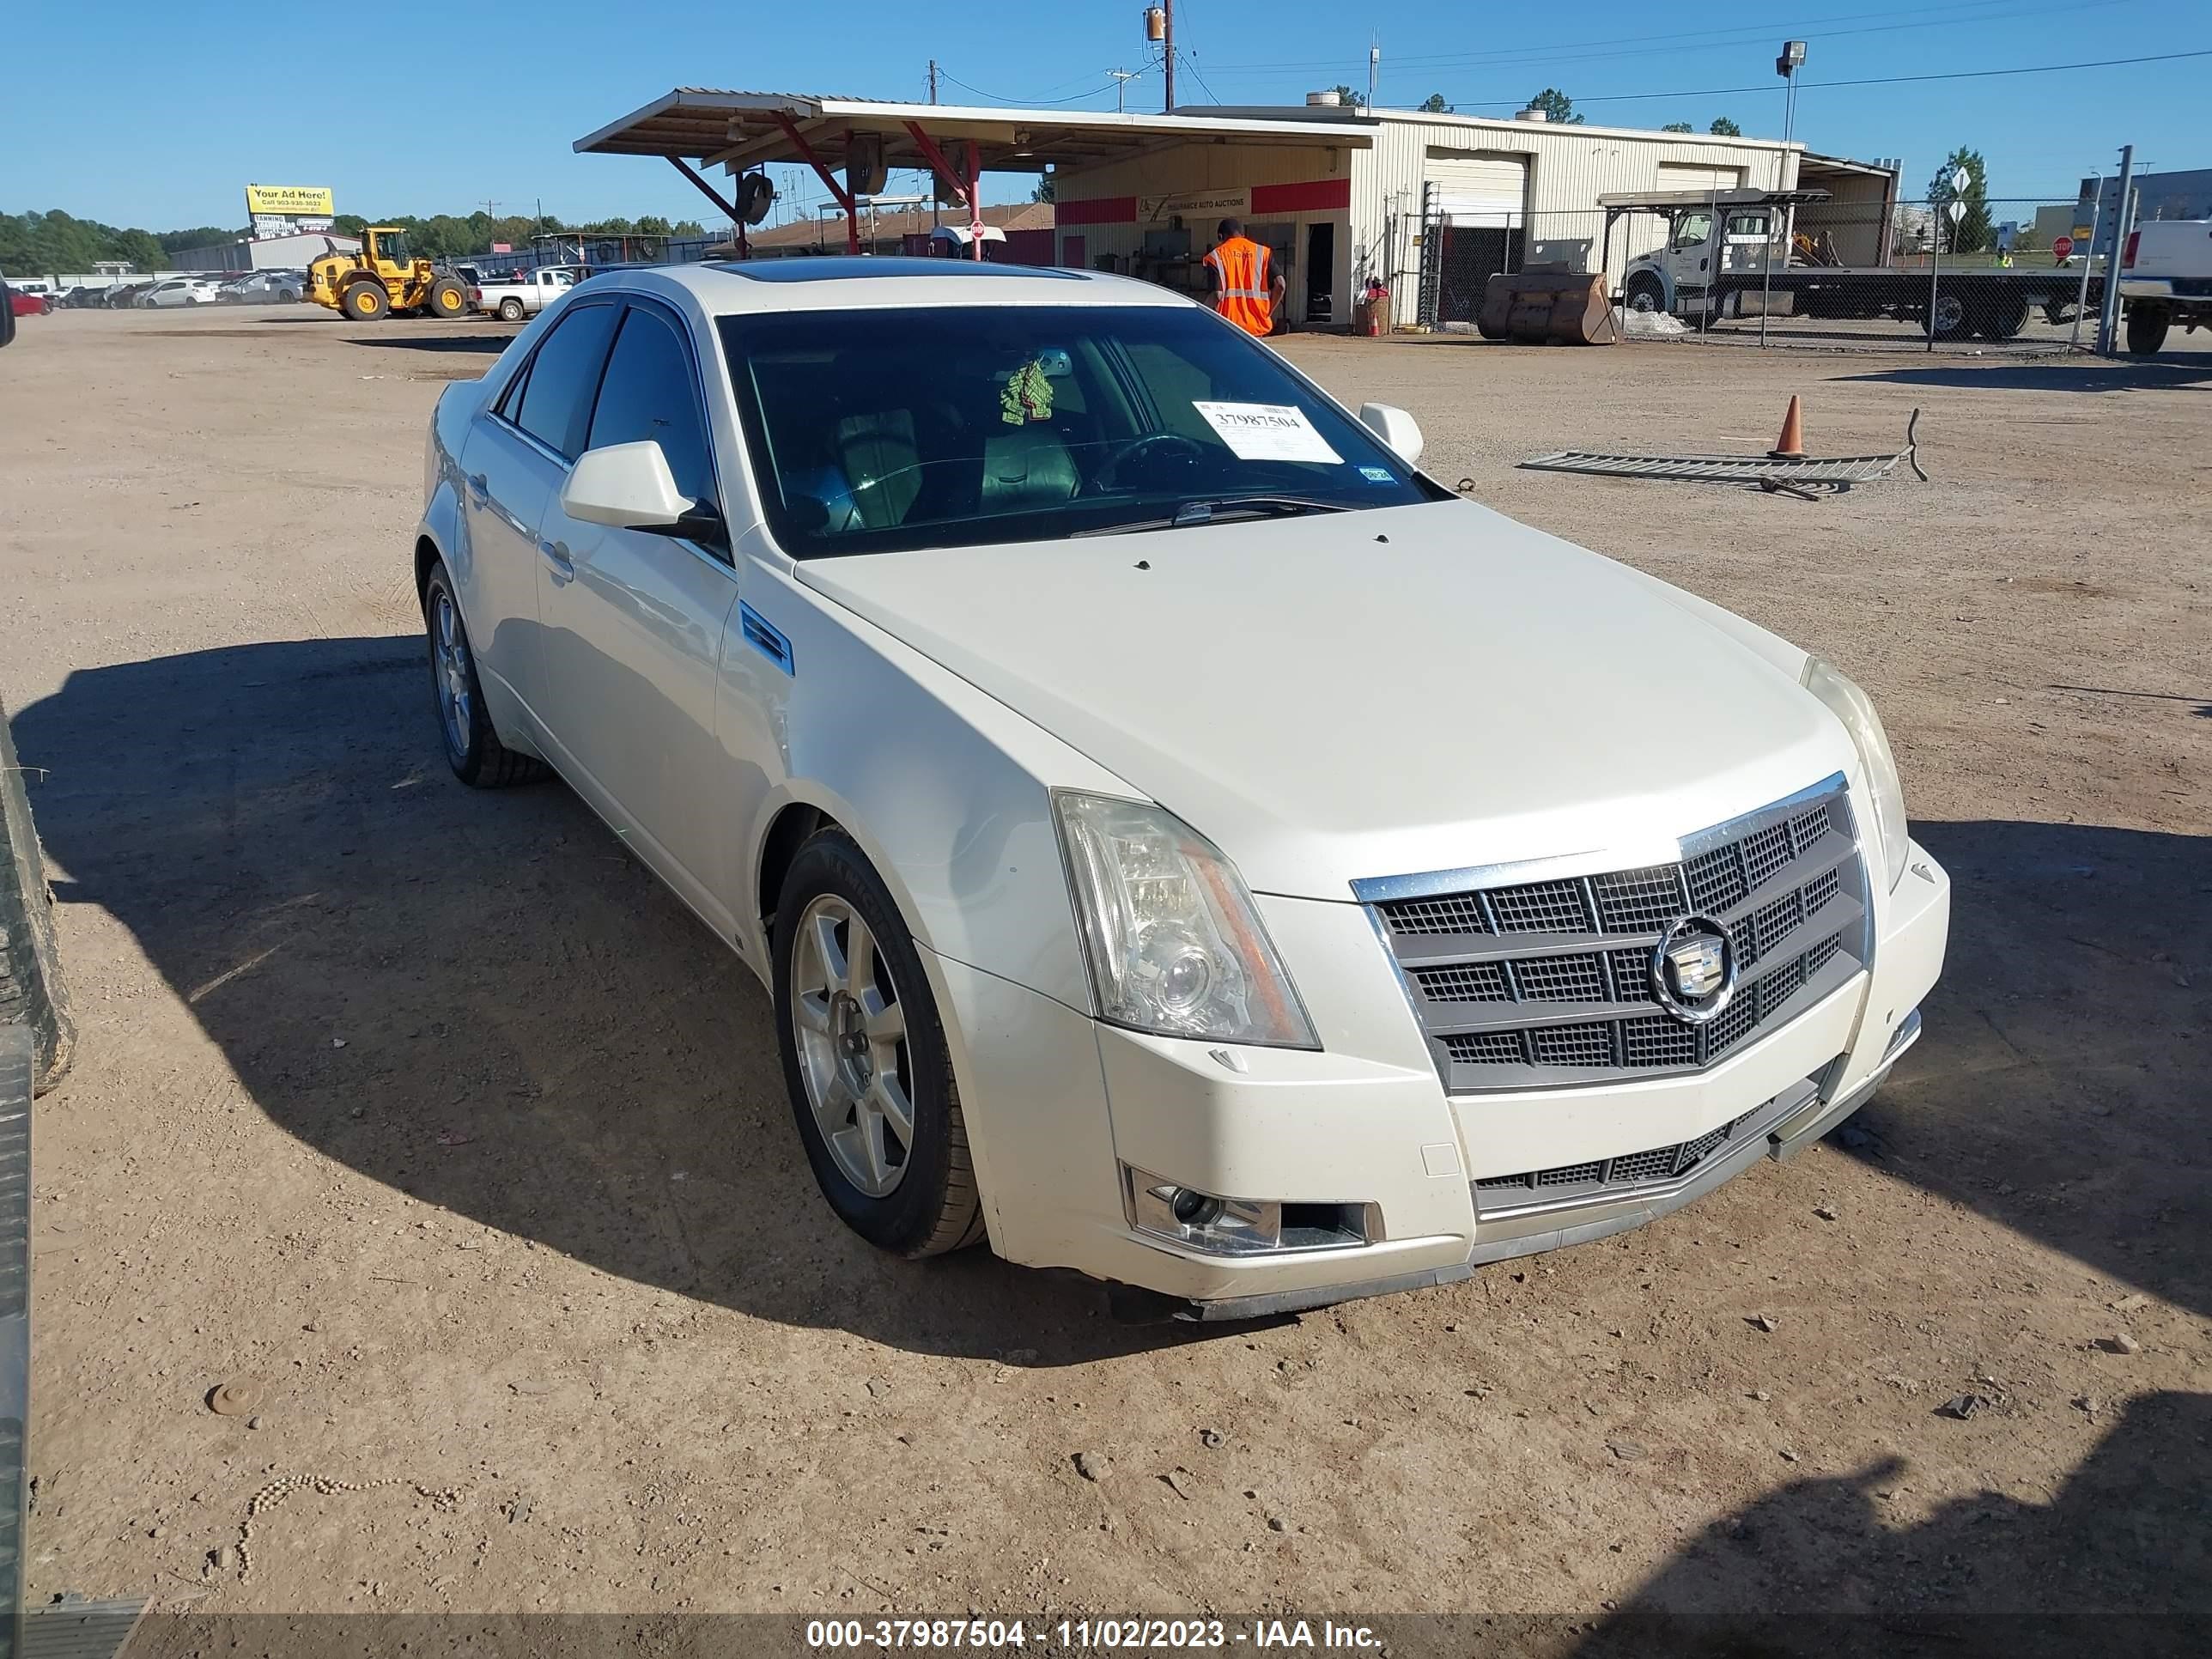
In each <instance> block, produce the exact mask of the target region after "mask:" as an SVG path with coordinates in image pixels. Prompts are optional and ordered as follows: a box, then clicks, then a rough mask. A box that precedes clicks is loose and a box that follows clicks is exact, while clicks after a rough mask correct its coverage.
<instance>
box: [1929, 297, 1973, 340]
mask: <svg viewBox="0 0 2212 1659" xmlns="http://www.w3.org/2000/svg"><path fill="white" fill-rule="evenodd" d="M1923 324H1924V325H1925V326H1926V328H1927V330H1928V332H1929V335H1930V336H1932V337H1934V338H1936V339H1938V340H1958V339H1963V338H1965V337H1966V301H1964V300H1961V299H1960V297H1959V296H1958V295H1955V294H1940V295H1936V303H1935V304H1934V305H1933V306H1931V307H1929V309H1928V311H1927V313H1925V315H1924V317H1923Z"/></svg>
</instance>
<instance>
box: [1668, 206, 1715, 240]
mask: <svg viewBox="0 0 2212 1659" xmlns="http://www.w3.org/2000/svg"><path fill="white" fill-rule="evenodd" d="M1711 234H1713V216H1712V215H1711V214H1710V213H1686V214H1684V215H1683V216H1682V224H1681V228H1680V229H1679V230H1677V231H1676V232H1675V233H1674V246H1676V247H1677V248H1692V247H1695V246H1698V244H1699V243H1700V242H1702V241H1704V240H1705V238H1707V237H1708V236H1710V235H1711Z"/></svg>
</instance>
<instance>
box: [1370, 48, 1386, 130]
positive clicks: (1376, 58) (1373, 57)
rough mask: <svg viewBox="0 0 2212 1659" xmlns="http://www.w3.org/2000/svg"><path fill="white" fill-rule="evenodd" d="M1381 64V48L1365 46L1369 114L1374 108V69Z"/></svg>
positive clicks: (1378, 67)
mask: <svg viewBox="0 0 2212 1659" xmlns="http://www.w3.org/2000/svg"><path fill="white" fill-rule="evenodd" d="M1382 66H1383V48H1382V47H1381V46H1376V45H1370V46H1369V47H1368V48H1367V109H1368V112H1369V113H1370V114H1372V113H1373V112H1374V109H1375V71H1376V70H1378V69H1380V68H1381V67H1382Z"/></svg>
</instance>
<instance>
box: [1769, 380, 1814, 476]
mask: <svg viewBox="0 0 2212 1659" xmlns="http://www.w3.org/2000/svg"><path fill="white" fill-rule="evenodd" d="M1766 453H1768V454H1769V455H1771V456H1772V457H1773V458H1774V459H1776V460H1778V461H1802V460H1803V459H1805V422H1804V419H1803V417H1802V415H1801V414H1800V413H1799V411H1798V408H1797V394H1796V392H1791V393H1790V412H1789V413H1788V414H1787V415H1784V416H1783V417H1782V435H1781V436H1780V437H1778V438H1777V439H1776V440H1775V441H1774V447H1773V448H1771V449H1770V450H1768V451H1767V452H1766Z"/></svg>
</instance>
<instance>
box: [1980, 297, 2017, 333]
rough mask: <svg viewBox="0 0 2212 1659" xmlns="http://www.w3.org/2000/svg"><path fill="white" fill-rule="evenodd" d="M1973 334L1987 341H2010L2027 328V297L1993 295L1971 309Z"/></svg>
mask: <svg viewBox="0 0 2212 1659" xmlns="http://www.w3.org/2000/svg"><path fill="white" fill-rule="evenodd" d="M1972 322H1973V325H1974V332H1975V333H1977V334H1978V335H1980V336H1981V337H1983V338H1984V339H1988V340H2010V339H2015V338H2017V337H2019V334H2020V331H2021V330H2022V329H2024V328H2026V327H2027V295H2025V294H1995V295H1990V297H1989V298H1988V299H1986V300H1984V301H1981V302H1980V303H1979V304H1978V305H1976V306H1974V307H1972Z"/></svg>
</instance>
